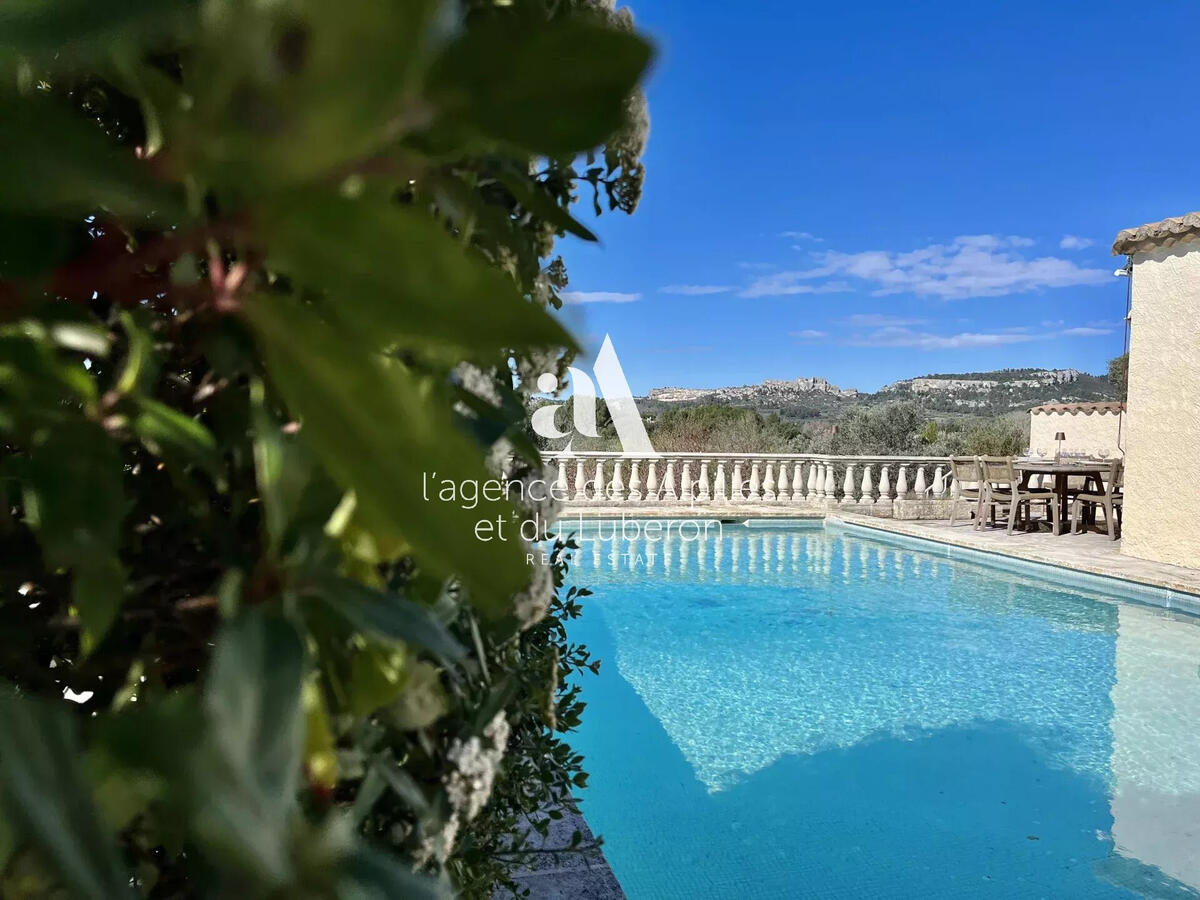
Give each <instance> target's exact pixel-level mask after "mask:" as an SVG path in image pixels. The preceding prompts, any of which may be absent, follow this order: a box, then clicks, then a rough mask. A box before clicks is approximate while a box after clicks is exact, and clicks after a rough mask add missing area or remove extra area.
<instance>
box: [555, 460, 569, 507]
mask: <svg viewBox="0 0 1200 900" xmlns="http://www.w3.org/2000/svg"><path fill="white" fill-rule="evenodd" d="M569 496H571V495H570V489H569V488H568V486H567V458H566V457H565V456H560V457H559V458H558V476H557V477H556V478H555V479H554V499H555V500H557V501H558V502H559V503H562V502H564V501H565V500H566V499H567V498H568V497H569Z"/></svg>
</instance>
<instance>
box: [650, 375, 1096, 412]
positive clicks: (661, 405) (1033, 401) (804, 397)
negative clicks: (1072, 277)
mask: <svg viewBox="0 0 1200 900" xmlns="http://www.w3.org/2000/svg"><path fill="white" fill-rule="evenodd" d="M1113 399H1116V391H1115V390H1114V388H1113V386H1112V385H1111V384H1110V383H1109V381H1108V379H1107V378H1106V377H1104V376H1103V375H1090V374H1088V373H1087V372H1080V371H1078V370H1076V369H1000V370H997V371H994V372H953V373H939V374H929V375H922V376H919V377H917V378H907V379H904V380H902V381H896V382H893V383H892V384H888V385H885V386H884V387H883V388H881V389H880V390H879V392H878V393H875V394H868V393H863V392H860V391H858V390H855V389H854V388H842V387H838V386H837V385H835V384H831V383H830V382H828V381H826V380H825V379H824V378H797V379H795V380H794V381H764V382H763V383H762V384H756V385H742V386H739V387H726V388H679V387H669V388H654V389H653V390H651V391H650V392H649V394H648V395H647V397H646V398H645V399H643V400H641V401H639V407H641V408H642V411H643V413H644V414H649V415H654V414H655V413H656V412H658V411H661V410H662V409H667V408H670V407H673V406H698V405H716V406H737V407H743V408H746V409H754V410H757V411H758V412H761V413H764V414H768V415H769V414H771V413H778V414H779V415H780V417H781V418H784V419H787V420H800V419H814V418H827V417H832V416H837V415H840V414H841V413H843V412H845V411H847V410H850V409H854V408H856V407H859V406H879V405H883V404H886V403H894V402H897V401H900V400H911V401H913V402H915V403H919V404H920V405H921V406H922V407H924V408H925V409H927V410H929V411H930V412H938V413H945V414H955V413H959V414H963V415H990V414H996V413H1005V412H1014V411H1024V410H1027V409H1029V408H1030V407H1031V406H1040V405H1041V404H1043V403H1069V402H1074V401H1095V400H1113Z"/></svg>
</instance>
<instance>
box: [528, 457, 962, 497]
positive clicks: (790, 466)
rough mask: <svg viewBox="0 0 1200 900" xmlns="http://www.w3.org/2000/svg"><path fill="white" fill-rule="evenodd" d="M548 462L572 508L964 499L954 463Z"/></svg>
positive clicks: (571, 459)
mask: <svg viewBox="0 0 1200 900" xmlns="http://www.w3.org/2000/svg"><path fill="white" fill-rule="evenodd" d="M543 457H544V459H545V461H546V462H547V464H548V465H549V467H550V468H552V469H554V470H555V472H554V476H553V480H554V486H555V491H556V494H557V496H558V497H560V498H562V499H563V500H565V501H566V502H567V503H568V505H575V504H583V505H612V504H617V505H624V504H645V505H655V504H659V505H664V506H671V505H675V504H682V505H686V506H692V505H700V506H704V505H712V506H721V505H725V504H734V505H738V504H741V503H751V504H758V503H764V504H775V505H777V506H778V505H781V504H787V505H793V506H798V505H802V504H807V505H810V506H817V507H820V508H829V506H830V505H837V506H839V507H850V506H853V507H863V506H869V507H871V508H872V509H873V510H876V511H877V512H879V511H881V510H880V507H881V506H882V507H886V508H887V509H889V510H890V508H891V504H892V502H893V500H897V501H906V500H913V499H922V500H923V499H925V498H930V497H932V498H934V499H942V498H953V497H955V496H957V494H958V485H957V483H956V482H955V481H954V477H953V470H952V467H951V466H950V465H948V463H949V462H950V458H949V457H946V456H886V455H873V454H856V455H837V454H829V453H703V452H682V453H680V452H672V453H661V454H653V455H647V454H637V453H630V454H627V453H624V452H622V451H617V450H580V451H574V450H572V451H570V452H567V451H563V450H559V451H549V452H547V453H544V454H543ZM930 470H932V477H929V476H930V474H931V473H930Z"/></svg>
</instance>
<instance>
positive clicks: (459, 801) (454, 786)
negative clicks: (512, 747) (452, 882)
mask: <svg viewBox="0 0 1200 900" xmlns="http://www.w3.org/2000/svg"><path fill="white" fill-rule="evenodd" d="M509 733H510V729H509V726H508V720H507V719H506V718H504V711H503V710H501V711H500V712H498V713H496V715H495V716H494V717H493V718H492V721H491V722H489V723H488V724H487V727H486V728H484V729H483V737H482V739H481V738H479V737H471V738H468V739H467V740H465V741H463V740H460V739H458V738H455V740H454V741H453V742H452V743H451V744H450V749H449V750H448V751H447V753H446V758H447V759H449V760H450V762H451V763H452V764H453V766H454V768H453V770H452V771H451V772H450V774H449V775H447V776H446V777H445V779H444V783H445V785H446V794H447V796H448V797H449V798H450V808H451V812H450V816H449V818H447V819H446V824H445V825H443V826H442V829H441V830H440V831H438V832H437V833H436V834H431V835H429V836H428V837H426V838H424V839H423V840H422V841H421V843H420V845H419V846H418V847H417V849H416V852H415V853H414V854H413V858H414V861H415V862H416V864H417V866H418V867H420V866H424V865H427V864H428V863H429V862H430V861H431V860H437V862H439V863H444V862H445V861H446V860H447V859H449V858H450V854H451V853H453V852H454V842H455V841H456V840H457V839H458V831H459V829H460V828H461V827H462V824H463V822H470V821H471V820H472V819H474V818H475V817H476V816H477V815H479V814H480V813H481V812H482V811H483V808H484V807H485V806H487V802H488V798H489V797H491V795H492V786H493V785H494V784H495V783H496V773H497V772H498V771H499V769H500V761H501V760H502V759H503V758H504V749H505V747H507V746H508V737H509Z"/></svg>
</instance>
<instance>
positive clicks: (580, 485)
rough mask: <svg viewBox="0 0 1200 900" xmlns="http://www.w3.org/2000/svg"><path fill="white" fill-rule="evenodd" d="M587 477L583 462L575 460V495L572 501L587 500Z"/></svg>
mask: <svg viewBox="0 0 1200 900" xmlns="http://www.w3.org/2000/svg"><path fill="white" fill-rule="evenodd" d="M587 484H588V483H587V477H586V476H585V475H584V468H583V460H582V459H577V460H575V495H574V496H573V497H572V498H571V499H572V500H577V501H578V500H586V499H587Z"/></svg>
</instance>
